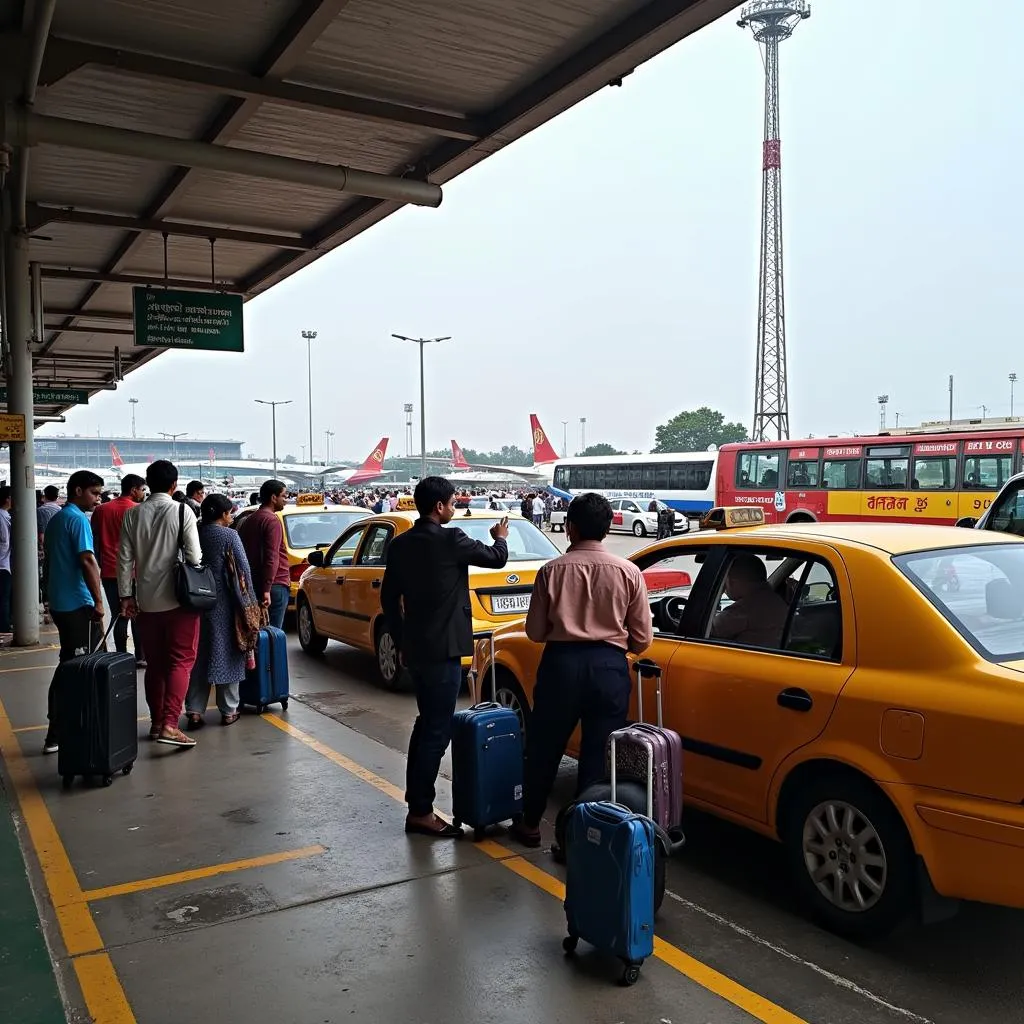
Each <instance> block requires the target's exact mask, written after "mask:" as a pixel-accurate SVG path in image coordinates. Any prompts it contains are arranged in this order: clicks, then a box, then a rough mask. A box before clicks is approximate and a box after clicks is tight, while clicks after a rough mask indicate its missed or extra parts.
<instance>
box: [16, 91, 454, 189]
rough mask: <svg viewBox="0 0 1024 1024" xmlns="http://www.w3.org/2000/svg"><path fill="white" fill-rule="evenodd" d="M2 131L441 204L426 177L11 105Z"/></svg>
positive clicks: (26, 142) (28, 141)
mask: <svg viewBox="0 0 1024 1024" xmlns="http://www.w3.org/2000/svg"><path fill="white" fill-rule="evenodd" d="M3 129H4V131H3V139H4V140H5V141H6V142H8V143H9V144H10V145H13V146H20V147H26V146H38V145H42V144H46V145H51V146H66V147H68V148H69V149H83V150H87V151H89V152H93V153H107V154H115V155H117V156H124V157H128V158H130V159H133V160H152V161H155V162H156V163H162V164H173V165H175V166H177V167H194V168H199V169H202V170H207V171H217V172H221V173H225V174H239V175H242V176H244V177H247V178H265V179H267V180H269V181H282V182H288V183H290V184H293V185H305V186H308V187H310V188H322V189H327V190H328V191H332V192H342V193H347V194H349V195H357V196H367V197H369V198H372V199H384V200H387V201H390V202H398V203H411V204H413V205H414V206H433V207H437V206H440V205H441V198H442V193H441V186H440V185H434V184H431V183H430V182H428V181H417V180H415V179H412V178H396V177H392V176H390V175H387V174H377V173H375V172H373V171H357V170H353V169H351V168H349V167H335V166H333V165H331V164H321V163H316V162H314V161H311V160H296V159H293V158H292V157H287V156H277V155H276V154H273V153H257V152H254V151H253V150H249V149H236V148H234V147H232V146H216V145H214V144H212V143H209V142H195V141H193V140H191V139H172V138H169V137H168V136H166V135H153V134H151V133H149V132H137V131H130V130H128V129H126V128H110V127H107V126H106V125H99V124H88V123H86V122H84V121H71V120H68V119H67V118H63V117H48V116H45V115H43V114H34V113H31V112H29V111H27V110H23V109H21V108H20V107H17V106H15V105H13V104H10V103H9V104H7V105H6V106H5V107H4V124H3Z"/></svg>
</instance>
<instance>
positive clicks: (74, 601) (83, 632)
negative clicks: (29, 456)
mask: <svg viewBox="0 0 1024 1024" xmlns="http://www.w3.org/2000/svg"><path fill="white" fill-rule="evenodd" d="M102 493H103V478H102V477H99V476H97V475H96V474H95V473H91V472H89V470H85V469H82V470H79V471H78V472H77V473H72V475H71V479H70V480H68V500H67V503H66V504H65V505H64V507H63V508H62V509H61V510H60V512H58V513H57V514H56V515H55V516H54V517H53V518H52V519H51V520H50V521H49V523H47V524H46V532H45V533H44V534H43V556H44V559H45V561H44V565H45V577H46V599H47V601H48V602H49V605H50V617H51V618H52V619H53V623H54V625H55V626H56V627H57V633H58V635H59V636H60V654H59V655H58V659H59V660H60V661H67V660H69V659H70V658H75V657H77V656H78V655H80V654H88V653H89V652H90V651H91V650H92V649H93V648H94V647H95V646H96V645H97V644H98V643H99V640H100V635H101V634H100V631H101V630H102V628H103V585H102V583H101V582H100V566H99V562H97V561H96V555H95V551H94V547H93V541H92V527H91V526H90V524H89V519H88V516H87V513H91V512H92V510H93V509H94V508H95V507H96V506H97V505H98V504H99V503H100V497H101V495H102ZM54 678H56V676H54ZM55 710H56V709H55V707H54V686H53V682H52V681H51V682H50V694H49V710H48V715H47V717H48V718H49V720H50V726H49V728H48V729H47V730H46V739H45V740H44V741H43V753H44V754H53V753H55V752H56V750H57V733H58V729H57V726H56V722H55Z"/></svg>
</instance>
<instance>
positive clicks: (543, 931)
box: [0, 650, 803, 1024]
mask: <svg viewBox="0 0 1024 1024" xmlns="http://www.w3.org/2000/svg"><path fill="white" fill-rule="evenodd" d="M55 661H56V654H55V652H54V651H52V650H38V651H32V652H10V653H5V654H3V655H0V752H2V754H3V761H4V764H3V768H4V773H5V784H8V785H9V786H10V792H11V793H12V796H13V797H14V798H16V801H17V804H18V810H19V813H20V814H21V816H22V817H23V818H24V821H25V825H26V830H25V840H26V842H25V844H24V845H25V849H26V852H27V857H28V860H29V862H30V864H32V865H33V867H32V870H31V876H32V877H33V879H34V880H35V882H36V887H37V896H38V897H39V900H40V903H41V905H42V906H43V908H44V909H43V924H44V928H45V930H46V933H47V935H48V937H49V940H50V946H51V949H52V950H53V951H54V957H55V962H56V970H57V975H58V978H59V980H60V982H61V984H62V986H63V989H64V991H65V992H66V993H67V1004H68V1007H69V1009H70V1011H71V1012H72V1014H73V1015H74V1014H77V1015H78V1016H77V1017H74V1016H73V1017H72V1019H85V1020H88V1019H90V1018H91V1019H93V1020H95V1021H96V1022H97V1024H130V1022H133V1021H140V1022H145V1024H180V1022H181V1020H182V1019H203V1020H221V1021H224V1022H231V1021H241V1020H254V1021H255V1020H282V1021H284V1020H288V1021H303V1022H306V1021H309V1022H321V1021H328V1022H335V1021H342V1020H365V1021H375V1022H380V1021H392V1020H410V1021H417V1022H422V1024H442V1022H448V1021H450V1020H453V1019H455V1020H459V1019H461V1020H467V1021H474V1022H484V1021H494V1022H519V1021H522V1022H527V1021H530V1022H536V1021H538V1020H544V1021H550V1022H558V1021H566V1022H569V1021H581V1020H593V1021H617V1020H622V1021H625V1020H629V1021H659V1020H698V1021H701V1022H707V1024H740V1022H748V1024H749V1021H751V1020H752V1019H754V1020H761V1021H765V1022H771V1024H803V1022H802V1021H801V1020H800V1019H799V1018H797V1017H796V1016H794V1015H793V1014H791V1013H789V1012H787V1011H786V1010H784V1009H782V1008H781V1007H778V1006H775V1005H774V1004H773V1003H770V1002H769V1001H768V1000H766V999H763V998H762V997H760V996H758V995H757V994H756V993H754V992H751V991H750V990H748V989H746V988H743V987H742V986H740V985H738V984H736V983H735V982H732V981H731V980H730V979H729V978H727V977H725V976H724V975H722V974H719V973H718V972H716V971H714V970H712V969H711V968H710V967H706V966H705V965H704V964H702V963H700V962H699V961H697V960H695V959H693V958H692V957H691V956H689V955H688V954H686V953H685V952H683V950H681V949H679V948H677V947H676V946H673V945H671V944H669V943H667V942H664V941H661V940H659V943H658V946H657V949H656V955H655V958H653V959H652V960H651V961H649V962H648V963H647V964H646V965H645V967H644V970H643V975H642V977H641V980H640V982H639V984H637V985H636V986H635V987H634V988H632V989H629V990H626V989H621V988H619V987H617V986H616V985H614V984H613V981H614V980H615V979H616V978H617V977H618V974H619V971H618V969H617V965H616V964H615V963H614V962H609V961H608V960H607V959H605V958H604V957H602V956H599V955H596V954H593V953H591V952H587V951H586V950H585V949H584V948H583V947H581V955H579V956H578V957H577V958H575V959H572V960H566V959H565V958H564V957H563V955H562V952H561V940H562V937H563V935H564V931H565V918H564V913H563V911H562V908H561V898H562V895H563V887H562V880H561V878H560V876H559V875H558V873H557V872H558V870H559V869H557V868H556V867H555V866H554V865H553V864H552V862H551V858H550V856H549V855H548V854H547V853H537V854H533V855H531V856H529V857H526V856H521V855H520V854H519V853H518V851H516V850H515V849H511V848H507V847H506V846H504V845H503V844H502V843H501V842H498V841H493V840H492V841H487V842H484V843H481V844H479V845H475V844H473V843H471V842H468V841H467V842H449V843H441V842H431V841H430V840H428V839H421V838H410V837H407V836H405V835H404V834H403V832H402V820H403V814H404V809H403V807H402V805H401V800H402V792H401V788H400V783H401V779H402V775H403V773H404V758H403V757H402V756H401V755H399V754H397V753H396V752H395V751H393V750H390V749H389V748H387V747H384V746H382V745H381V744H378V743H376V742H375V741H373V740H371V739H369V738H367V737H365V736H362V735H360V734H358V733H356V732H354V731H352V730H350V729H348V728H346V727H345V726H343V725H340V724H338V723H337V722H335V721H333V720H331V719H329V718H327V717H325V716H323V715H321V714H319V713H318V712H316V711H314V710H311V709H310V708H308V707H305V706H303V705H302V704H301V703H298V702H294V701H293V702H292V704H291V707H290V709H289V711H288V713H287V714H267V715H265V716H263V717H262V718H258V717H256V716H255V715H247V716H245V717H244V718H243V719H242V721H240V722H239V723H238V724H236V725H234V726H232V727H231V728H222V727H220V726H219V725H216V724H212V723H213V722H214V720H215V719H216V716H215V715H213V714H211V715H210V720H211V724H210V725H209V726H208V727H207V728H206V729H204V730H203V731H202V732H200V733H199V741H200V744H199V747H198V748H197V749H196V750H192V751H177V750H174V749H171V748H166V747H159V746H156V745H153V744H150V743H148V742H145V741H142V746H141V751H140V757H139V761H138V763H137V764H136V767H135V771H134V772H133V773H132V774H131V775H130V776H128V777H118V778H117V779H115V781H114V784H113V785H112V786H111V787H109V788H95V789H88V788H84V787H82V786H81V784H80V783H79V784H77V785H76V786H75V788H74V789H73V790H72V791H70V792H63V791H62V790H61V787H60V780H59V778H58V776H57V773H56V764H55V759H54V758H52V757H50V758H45V757H43V756H42V755H41V754H40V753H39V748H40V743H41V739H42V736H43V733H44V728H43V714H44V709H45V704H46V686H47V683H48V681H49V675H50V672H51V671H52V668H51V667H52V664H53V663H54V662H55ZM143 713H144V711H143V708H142V707H141V706H140V716H141V715H142V714H143ZM147 727H148V723H147V722H146V721H144V720H143V721H140V735H144V734H145V730H146V729H147ZM449 796H450V794H449V793H448V792H447V791H443V792H442V793H441V795H440V803H441V805H442V806H445V805H448V799H449ZM4 827H5V828H6V827H7V820H6V818H5V822H4ZM8 859H9V860H13V859H15V858H13V857H9V858H8ZM36 864H38V868H39V870H38V872H37V871H36V870H35V865H36ZM0 867H5V868H7V870H6V872H5V874H14V875H15V876H16V877H17V878H18V880H19V881H22V880H23V879H24V873H23V871H13V870H12V869H11V867H10V866H9V865H8V864H7V862H6V861H3V860H0ZM7 931H16V932H17V938H16V942H17V947H16V948H17V949H18V950H19V952H18V959H19V962H20V961H21V960H22V958H23V957H25V956H27V955H28V953H27V952H26V953H21V952H20V950H21V949H22V948H23V947H24V948H25V949H26V950H28V949H29V947H30V945H31V942H30V940H31V937H32V936H33V935H34V936H35V938H36V940H37V942H38V939H39V930H38V927H37V922H36V921H34V920H33V919H32V915H31V914H29V915H27V916H26V915H24V914H22V916H21V918H19V920H18V921H17V922H15V923H14V926H13V928H9V929H7ZM34 955H35V957H36V959H35V963H36V965H37V968H38V967H39V965H40V964H41V963H42V961H40V960H39V956H40V955H41V954H40V947H39V946H38V944H37V945H36V947H35V949H34ZM26 962H27V961H26ZM42 973H43V974H44V975H45V973H46V972H45V971H43V972H42ZM22 980H23V982H24V983H23V985H22V986H21V992H20V996H21V998H23V999H27V1000H28V1001H29V1002H30V1003H32V1004H33V1005H36V1004H37V1003H38V1005H39V1007H40V1008H42V1007H43V1006H45V1005H49V1006H50V1008H51V1011H52V1008H53V1005H54V1004H53V999H54V986H53V982H52V977H51V978H50V985H49V989H48V990H46V991H42V994H37V993H39V992H40V991H41V990H40V988H39V984H40V982H39V979H38V977H36V978H34V980H33V979H30V977H29V975H28V972H24V977H23V979H22ZM30 980H31V981H32V985H31V986H30V984H29V982H30ZM44 988H45V986H44ZM30 989H31V990H30ZM47 999H48V1000H49V1003H48V1004H47V1003H46V1000H47ZM13 1019H16V1020H18V1022H19V1024H23V1022H27V1021H34V1020H35V1019H37V1018H32V1017H27V1016H26V1017H15V1018H13ZM52 1019H58V1018H55V1017H53V1016H52V1014H51V1016H50V1017H38V1020H40V1021H49V1020H52Z"/></svg>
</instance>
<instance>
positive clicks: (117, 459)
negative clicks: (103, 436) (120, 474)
mask: <svg viewBox="0 0 1024 1024" xmlns="http://www.w3.org/2000/svg"><path fill="white" fill-rule="evenodd" d="M110 458H111V460H112V461H111V465H113V466H123V465H124V459H122V458H121V453H120V452H119V451H118V450H117V448H116V447H115V446H114V445H111V446H110Z"/></svg>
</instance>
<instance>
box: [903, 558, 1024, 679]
mask: <svg viewBox="0 0 1024 1024" xmlns="http://www.w3.org/2000/svg"><path fill="white" fill-rule="evenodd" d="M893 561H894V562H895V564H896V565H897V566H898V567H899V568H900V569H901V570H902V571H903V572H904V573H906V575H907V576H908V577H909V579H910V580H911V581H912V582H913V583H915V584H916V585H917V586H918V587H920V588H921V590H922V591H923V592H924V594H925V596H926V597H927V598H928V599H929V600H930V601H931V602H932V603H933V604H934V605H935V606H936V608H938V609H939V611H940V612H942V614H943V615H944V616H945V617H946V618H947V619H948V620H949V622H950V623H951V624H952V625H953V626H954V627H955V628H956V629H957V630H959V632H960V633H961V634H962V635H963V637H964V639H965V640H967V642H968V643H970V644H971V646H973V647H974V648H975V650H977V651H978V652H979V653H980V654H982V655H983V656H984V657H986V658H988V659H990V660H992V661H1011V660H1013V659H1017V658H1024V544H985V545H978V546H977V547H964V548H947V549H944V550H942V551H922V552H918V553H917V554H913V555H900V556H898V557H896V558H894V559H893Z"/></svg>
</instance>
